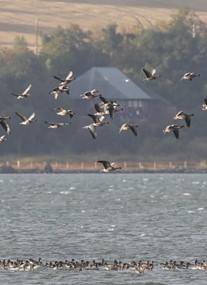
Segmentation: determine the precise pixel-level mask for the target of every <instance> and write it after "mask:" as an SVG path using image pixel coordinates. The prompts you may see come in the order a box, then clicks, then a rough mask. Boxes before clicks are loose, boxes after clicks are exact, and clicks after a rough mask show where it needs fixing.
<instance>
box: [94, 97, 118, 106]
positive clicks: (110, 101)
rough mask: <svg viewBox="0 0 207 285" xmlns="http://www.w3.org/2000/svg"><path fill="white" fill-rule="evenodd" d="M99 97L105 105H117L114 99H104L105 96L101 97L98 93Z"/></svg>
mask: <svg viewBox="0 0 207 285" xmlns="http://www.w3.org/2000/svg"><path fill="white" fill-rule="evenodd" d="M99 98H100V100H101V101H102V102H103V103H104V104H105V105H107V104H110V105H113V106H114V107H115V106H116V107H117V106H119V105H118V104H117V102H116V101H114V100H108V99H106V98H105V97H103V96H102V95H100V96H99Z"/></svg>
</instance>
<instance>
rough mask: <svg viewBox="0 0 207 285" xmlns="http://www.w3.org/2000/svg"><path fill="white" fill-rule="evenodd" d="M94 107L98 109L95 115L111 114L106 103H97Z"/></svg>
mask: <svg viewBox="0 0 207 285" xmlns="http://www.w3.org/2000/svg"><path fill="white" fill-rule="evenodd" d="M94 107H95V110H96V113H95V114H94V115H98V116H103V115H108V114H109V111H108V110H107V109H106V106H105V104H102V103H101V104H95V105H94Z"/></svg>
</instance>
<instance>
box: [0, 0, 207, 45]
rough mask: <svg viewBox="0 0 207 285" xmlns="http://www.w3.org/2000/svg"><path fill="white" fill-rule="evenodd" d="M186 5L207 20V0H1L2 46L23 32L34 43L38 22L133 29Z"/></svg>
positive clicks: (42, 27) (41, 27) (41, 26)
mask: <svg viewBox="0 0 207 285" xmlns="http://www.w3.org/2000/svg"><path fill="white" fill-rule="evenodd" d="M97 3H98V4H97ZM183 6H185V7H189V8H190V9H192V10H193V11H195V12H196V13H198V14H199V16H200V18H201V19H202V20H204V21H206V22H207V5H206V0H196V1H195V0H182V1H180V0H173V1H169V0H127V1H126V0H98V1H97V0H96V1H95V0H63V1H57V0H56V1H55V0H14V1H8V0H0V7H1V9H0V19H1V20H0V46H10V45H11V44H12V43H13V40H14V38H15V37H16V36H17V35H18V36H21V35H23V36H24V37H25V38H26V40H27V41H28V43H29V45H30V46H31V47H34V45H35V23H37V22H38V31H39V32H41V31H42V32H50V30H51V29H53V28H55V27H56V26H58V25H60V26H62V27H67V26H70V25H71V24H78V25H80V26H81V27H82V28H85V29H100V28H102V27H105V26H106V25H108V24H110V23H115V22H116V23H117V24H118V25H119V26H120V28H121V29H126V30H130V28H132V27H134V26H136V25H137V24H138V22H141V23H142V25H143V26H150V25H153V24H155V23H156V21H158V20H164V21H168V20H169V19H170V15H172V14H173V13H175V12H176V10H177V9H179V8H181V7H183ZM37 19H38V21H37Z"/></svg>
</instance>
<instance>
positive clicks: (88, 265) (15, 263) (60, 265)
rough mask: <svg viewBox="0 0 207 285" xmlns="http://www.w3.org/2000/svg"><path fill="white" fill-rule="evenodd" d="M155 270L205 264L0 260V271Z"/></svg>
mask: <svg viewBox="0 0 207 285" xmlns="http://www.w3.org/2000/svg"><path fill="white" fill-rule="evenodd" d="M155 267H156V268H161V269H164V270H185V269H186V270H187V269H193V270H207V263H206V262H205V260H204V261H203V262H199V261H198V260H195V261H194V262H193V263H191V262H184V261H183V260H181V261H176V260H170V261H166V262H164V263H163V262H161V263H157V264H156V265H155V262H154V261H150V260H148V261H146V262H143V261H142V260H139V261H135V260H133V261H131V262H123V261H117V260H116V259H115V260H114V261H113V262H106V261H105V260H104V259H102V260H101V261H96V260H95V259H94V260H92V261H88V260H83V259H82V260H81V261H77V260H75V259H74V258H73V259H71V260H65V261H57V260H56V261H46V262H43V261H42V259H41V258H39V259H38V260H35V259H33V258H29V259H16V260H11V259H7V260H6V259H3V260H0V269H3V270H9V271H34V270H37V269H53V270H57V269H58V270H67V271H75V272H80V271H83V270H86V271H87V270H108V271H120V270H129V271H130V270H131V271H132V272H133V271H134V272H136V273H144V272H145V271H147V270H149V271H154V269H155Z"/></svg>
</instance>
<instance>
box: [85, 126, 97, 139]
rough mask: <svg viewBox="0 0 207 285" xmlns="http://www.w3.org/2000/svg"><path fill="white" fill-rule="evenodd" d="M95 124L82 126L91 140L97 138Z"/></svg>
mask: <svg viewBox="0 0 207 285" xmlns="http://www.w3.org/2000/svg"><path fill="white" fill-rule="evenodd" d="M96 127H97V126H96V124H90V125H88V126H84V127H83V129H88V130H89V132H90V134H91V136H92V138H93V139H96V138H97V133H96Z"/></svg>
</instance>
